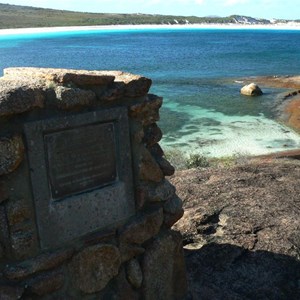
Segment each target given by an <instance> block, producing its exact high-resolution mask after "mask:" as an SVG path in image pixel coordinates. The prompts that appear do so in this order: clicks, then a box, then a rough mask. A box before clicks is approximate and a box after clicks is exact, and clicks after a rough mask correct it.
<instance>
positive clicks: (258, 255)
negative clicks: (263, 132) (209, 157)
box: [171, 158, 300, 300]
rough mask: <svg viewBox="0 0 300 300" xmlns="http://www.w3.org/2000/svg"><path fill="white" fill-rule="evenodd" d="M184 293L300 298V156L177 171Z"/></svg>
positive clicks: (195, 296)
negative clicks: (185, 281) (185, 273)
mask: <svg viewBox="0 0 300 300" xmlns="http://www.w3.org/2000/svg"><path fill="white" fill-rule="evenodd" d="M171 182H172V183H173V184H174V185H175V186H176V188H177V192H178V195H179V196H180V197H181V199H182V200H183V202H184V208H185V214H184V217H183V218H182V219H181V220H180V221H179V222H178V223H177V224H176V225H175V227H176V229H178V230H180V231H181V233H182V234H183V236H184V244H185V257H186V264H187V271H188V277H189V278H188V280H189V296H188V298H187V299H188V300H191V299H193V300H196V299H214V300H219V299H220V300H221V299H222V300H224V299H230V300H234V299H236V300H246V299H247V300H249V299H253V300H254V299H255V300H257V299H274V300H275V299H282V300H285V299H286V300H287V299H289V300H293V299H295V300H296V299H300V218H299V213H300V197H299V195H300V185H299V182H300V161H299V160H293V159H291V160H287V159H285V160H273V159H271V158H269V159H255V160H251V161H248V162H246V163H243V164H238V165H235V166H233V167H230V168H228V167H226V168H198V169H190V170H185V171H178V172H176V174H175V175H174V176H172V177H171Z"/></svg>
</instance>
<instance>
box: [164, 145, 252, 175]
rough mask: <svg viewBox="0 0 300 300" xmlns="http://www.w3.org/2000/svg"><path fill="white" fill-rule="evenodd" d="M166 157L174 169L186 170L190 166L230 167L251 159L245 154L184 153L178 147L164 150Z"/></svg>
mask: <svg viewBox="0 0 300 300" xmlns="http://www.w3.org/2000/svg"><path fill="white" fill-rule="evenodd" d="M165 157H166V159H167V160H168V161H169V162H170V163H171V164H172V165H173V166H174V167H175V169H176V170H186V169H192V168H208V167H216V168H219V167H222V168H223V167H225V168H226V167H232V166H234V165H236V164H240V163H245V162H247V161H249V160H250V159H251V156H250V155H247V154H233V155H232V156H224V157H219V158H210V157H206V156H205V155H203V154H201V153H190V154H188V155H185V153H184V152H183V151H181V150H180V149H178V148H170V149H167V150H166V151H165Z"/></svg>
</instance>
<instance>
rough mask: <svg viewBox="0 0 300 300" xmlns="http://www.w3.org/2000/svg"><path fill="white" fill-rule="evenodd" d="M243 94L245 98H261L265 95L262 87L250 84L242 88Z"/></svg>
mask: <svg viewBox="0 0 300 300" xmlns="http://www.w3.org/2000/svg"><path fill="white" fill-rule="evenodd" d="M241 94H242V95H245V96H252V97H254V96H261V95H262V94H263V92H262V90H261V89H260V87H259V86H258V85H257V84H255V83H253V82H252V83H250V84H247V85H245V86H243V87H242V88H241Z"/></svg>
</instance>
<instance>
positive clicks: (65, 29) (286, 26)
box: [0, 23, 300, 36]
mask: <svg viewBox="0 0 300 300" xmlns="http://www.w3.org/2000/svg"><path fill="white" fill-rule="evenodd" d="M141 29H176V30H180V29H271V30H300V23H288V24H270V25H240V24H225V25H222V24H187V25H105V26H64V27H38V28H14V29H0V36H3V35H19V34H32V33H50V32H71V31H93V30H95V31H97V30H116V31H118V30H141Z"/></svg>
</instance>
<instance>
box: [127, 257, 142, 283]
mask: <svg viewBox="0 0 300 300" xmlns="http://www.w3.org/2000/svg"><path fill="white" fill-rule="evenodd" d="M126 274H127V279H128V281H129V283H130V284H131V285H132V286H133V287H134V288H136V289H139V288H140V287H141V286H142V282H143V272H142V269H141V266H140V263H139V262H138V260H137V259H132V260H130V261H129V262H128V263H127V267H126Z"/></svg>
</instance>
